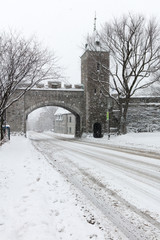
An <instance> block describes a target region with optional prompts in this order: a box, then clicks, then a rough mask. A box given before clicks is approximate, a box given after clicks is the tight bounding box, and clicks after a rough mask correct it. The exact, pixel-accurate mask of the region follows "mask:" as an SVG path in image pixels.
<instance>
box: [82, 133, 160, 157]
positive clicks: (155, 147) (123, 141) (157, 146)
mask: <svg viewBox="0 0 160 240" xmlns="http://www.w3.org/2000/svg"><path fill="white" fill-rule="evenodd" d="M83 141H89V142H97V143H102V144H107V145H111V146H117V147H123V148H130V149H139V150H144V151H146V152H155V153H158V154H160V132H151V133H147V132H146V133H128V134H126V135H120V136H114V135H111V137H110V140H108V136H107V135H105V136H104V137H103V138H93V136H90V135H87V136H85V135H84V138H83Z"/></svg>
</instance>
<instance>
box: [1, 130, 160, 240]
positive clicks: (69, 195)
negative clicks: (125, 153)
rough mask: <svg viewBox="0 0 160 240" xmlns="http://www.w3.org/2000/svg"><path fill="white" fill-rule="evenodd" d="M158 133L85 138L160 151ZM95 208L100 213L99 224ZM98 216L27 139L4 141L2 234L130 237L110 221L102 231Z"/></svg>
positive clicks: (9, 237) (42, 239)
mask: <svg viewBox="0 0 160 240" xmlns="http://www.w3.org/2000/svg"><path fill="white" fill-rule="evenodd" d="M159 139H160V133H138V134H127V135H125V136H118V137H114V136H111V139H110V140H108V139H107V136H106V137H104V138H102V139H94V138H92V137H90V136H87V137H85V138H83V141H87V142H99V143H102V144H107V145H108V144H109V145H118V146H121V147H129V148H136V149H137V148H139V149H143V150H145V151H147V152H149V151H151V152H157V153H160V141H159ZM37 141H38V139H37ZM73 157H74V156H72V158H73ZM151 204H152V203H151ZM93 213H94V214H95V213H96V215H99V219H98V221H99V222H98V221H96V224H94V223H95V222H94V218H93ZM100 222H101V213H100V212H98V210H97V209H96V208H94V206H93V205H92V204H91V203H90V202H89V200H87V199H85V198H84V197H83V196H82V195H81V193H80V192H79V191H78V190H77V189H76V188H75V186H73V184H71V183H70V182H68V180H67V179H66V178H65V177H64V176H62V175H61V174H60V172H57V170H56V169H55V168H53V166H52V165H51V164H49V163H48V162H47V161H46V159H45V158H44V156H43V155H42V154H41V153H40V152H38V151H37V150H36V149H35V148H34V146H33V145H32V143H31V141H30V140H29V139H26V138H24V137H23V136H12V137H11V141H10V142H7V143H5V144H4V145H2V146H0V239H2V240H28V239H29V240H36V239H37V240H50V239H54V240H59V239H62V240H70V239H71V240H82V239H83V240H87V239H93V240H95V239H96V240H105V239H114V240H117V239H122V240H124V239H126V238H125V236H123V234H121V233H119V232H118V230H117V229H116V228H115V227H114V226H112V225H111V224H110V223H109V222H108V223H107V224H108V231H104V229H103V228H102V227H101V223H100ZM153 239H155V240H158V238H157V239H156V238H153Z"/></svg>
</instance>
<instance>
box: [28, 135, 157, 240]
mask: <svg viewBox="0 0 160 240" xmlns="http://www.w3.org/2000/svg"><path fill="white" fill-rule="evenodd" d="M29 137H30V139H31V140H32V143H33V144H34V146H35V147H36V149H38V150H39V151H40V152H41V153H42V154H43V155H44V156H45V158H46V159H47V160H48V162H49V164H51V165H53V167H54V168H56V169H57V170H58V171H59V172H60V173H61V174H62V175H64V176H65V177H66V178H67V179H68V181H69V182H71V183H72V184H73V185H74V186H75V187H76V188H77V189H78V190H80V192H81V193H82V194H83V195H84V196H85V197H86V198H87V199H89V201H90V202H92V204H94V205H95V207H96V208H97V209H98V210H100V211H101V213H102V214H103V217H104V221H103V224H102V225H103V227H104V228H105V227H107V226H105V224H106V225H107V222H108V220H109V221H110V222H112V224H113V225H115V226H116V227H117V228H118V229H119V231H120V233H122V234H124V236H125V237H123V239H131V240H132V239H133V240H136V239H142V240H143V239H149V240H151V239H157V240H158V239H160V160H159V159H158V158H151V157H146V156H142V154H141V155H138V154H134V153H125V152H121V151H116V150H113V149H112V150H111V149H109V148H108V147H106V146H105V145H100V144H96V143H85V142H81V141H78V140H75V139H72V138H71V139H66V138H62V137H53V134H49V133H48V134H47V133H41V134H40V133H30V135H29Z"/></svg>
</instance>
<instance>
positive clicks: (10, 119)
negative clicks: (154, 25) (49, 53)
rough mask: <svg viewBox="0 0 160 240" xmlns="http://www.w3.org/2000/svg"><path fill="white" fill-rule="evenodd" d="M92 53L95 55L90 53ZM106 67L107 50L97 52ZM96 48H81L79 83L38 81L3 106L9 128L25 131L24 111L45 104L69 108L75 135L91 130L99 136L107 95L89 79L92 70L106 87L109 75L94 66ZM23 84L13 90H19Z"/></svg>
mask: <svg viewBox="0 0 160 240" xmlns="http://www.w3.org/2000/svg"><path fill="white" fill-rule="evenodd" d="M93 56H95V57H93ZM98 57H100V58H101V61H103V64H104V65H105V66H106V68H108V67H109V54H108V52H99V53H98ZM97 62H98V58H97V52H92V54H90V53H89V51H88V50H86V51H85V53H84V54H83V56H82V58H81V75H82V76H81V84H77V85H75V86H74V87H73V88H72V86H71V85H64V87H63V88H62V87H61V83H59V82H54V81H50V82H49V83H48V87H47V88H44V86H43V85H41V84H38V85H37V86H35V87H34V88H33V89H32V90H30V91H28V92H26V93H25V95H24V96H23V97H21V99H19V100H18V101H17V102H15V103H14V104H13V105H12V106H11V107H10V108H9V109H7V123H8V124H9V125H10V127H11V131H15V132H24V133H25V132H26V120H27V117H28V114H30V113H31V112H32V111H34V110H35V109H37V108H40V107H45V106H57V107H62V108H65V109H67V110H69V111H70V112H71V113H72V114H74V116H75V118H76V126H75V136H76V137H80V136H81V135H82V133H83V132H86V133H93V132H94V136H95V137H101V136H102V135H103V133H104V132H106V131H107V123H106V112H107V104H108V98H106V97H104V96H103V95H102V94H101V90H100V86H99V84H98V82H94V81H93V79H92V75H93V72H94V74H96V75H97V77H99V78H100V77H103V81H106V86H107V87H108V85H109V84H108V82H109V76H108V75H107V76H105V77H104V75H103V76H100V74H99V69H98V66H97ZM22 88H23V86H21V88H20V89H18V90H17V91H22Z"/></svg>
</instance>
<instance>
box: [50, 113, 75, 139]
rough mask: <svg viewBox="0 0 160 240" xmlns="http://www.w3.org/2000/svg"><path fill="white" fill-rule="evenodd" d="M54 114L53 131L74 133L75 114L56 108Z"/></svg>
mask: <svg viewBox="0 0 160 240" xmlns="http://www.w3.org/2000/svg"><path fill="white" fill-rule="evenodd" d="M54 116H55V119H54V132H55V133H62V134H71V135H75V116H74V115H73V114H72V113H71V112H69V111H67V110H66V109H62V108H58V109H57V111H56V113H55V114H54Z"/></svg>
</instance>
